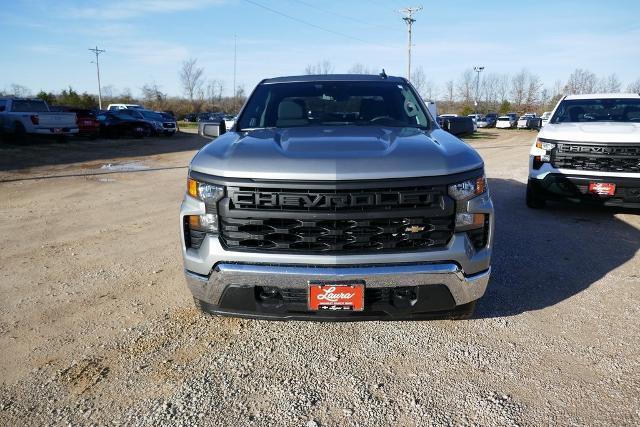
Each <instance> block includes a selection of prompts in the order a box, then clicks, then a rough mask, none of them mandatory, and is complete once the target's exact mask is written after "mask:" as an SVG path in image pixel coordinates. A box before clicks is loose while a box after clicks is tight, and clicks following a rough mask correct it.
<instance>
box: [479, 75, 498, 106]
mask: <svg viewBox="0 0 640 427" xmlns="http://www.w3.org/2000/svg"><path fill="white" fill-rule="evenodd" d="M500 78H501V76H500V74H496V73H489V74H487V75H486V76H485V77H484V78H483V79H482V81H481V83H480V99H484V108H485V109H486V110H487V111H489V110H491V111H495V110H497V109H498V102H499V101H500V99H499V93H498V92H499V85H500Z"/></svg>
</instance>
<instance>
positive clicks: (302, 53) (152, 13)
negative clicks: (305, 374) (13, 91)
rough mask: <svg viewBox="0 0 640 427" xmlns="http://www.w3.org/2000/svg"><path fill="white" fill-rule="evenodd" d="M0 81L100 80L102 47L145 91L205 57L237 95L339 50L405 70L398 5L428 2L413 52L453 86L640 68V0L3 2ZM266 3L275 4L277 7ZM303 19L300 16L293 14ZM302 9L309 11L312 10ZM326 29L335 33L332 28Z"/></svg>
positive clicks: (174, 80)
mask: <svg viewBox="0 0 640 427" xmlns="http://www.w3.org/2000/svg"><path fill="white" fill-rule="evenodd" d="M0 3H1V7H0V41H1V42H0V43H1V46H2V48H1V51H2V54H1V55H0V88H5V87H9V86H10V85H11V84H13V83H17V84H21V85H24V86H27V87H28V88H30V89H31V90H32V91H34V92H37V91H38V90H40V89H44V90H48V91H59V90H61V89H63V88H65V87H67V86H69V85H71V86H73V87H74V89H77V90H80V91H89V92H94V93H95V92H96V91H97V88H96V86H97V84H96V76H95V65H94V64H92V63H91V62H90V61H91V60H92V56H91V55H92V54H91V53H90V52H89V51H88V50H87V49H88V48H89V47H93V46H96V45H98V46H99V47H100V48H102V49H105V50H106V51H107V52H106V53H104V54H103V55H102V56H101V74H102V84H103V86H108V85H109V86H112V87H113V88H114V89H115V91H116V92H118V91H121V90H123V89H125V88H129V89H130V90H131V91H132V92H133V94H134V95H138V94H139V90H140V87H141V86H142V85H144V84H145V83H156V84H158V85H159V86H160V87H161V89H162V90H163V91H165V92H168V93H169V94H171V95H178V94H180V93H181V89H180V83H179V79H178V70H179V68H180V64H181V62H182V61H183V60H185V59H186V58H189V57H196V58H198V60H199V63H200V65H201V66H202V67H204V69H205V73H206V77H207V78H208V79H217V80H222V81H224V83H225V92H227V93H231V91H232V79H233V40H234V34H237V43H238V61H237V66H238V69H237V81H238V84H242V85H244V87H245V88H246V89H247V90H251V89H252V88H253V87H254V86H255V84H256V83H257V82H259V81H260V80H261V79H262V78H265V77H273V76H278V75H292V74H302V73H303V72H304V69H305V66H306V65H307V64H311V63H316V62H318V61H320V60H324V59H328V60H330V61H331V63H332V64H333V66H334V67H335V72H346V71H347V70H348V69H349V68H350V67H351V66H352V65H353V64H354V63H361V64H363V65H365V66H368V67H370V68H373V69H376V70H378V69H381V68H383V67H384V68H385V69H386V71H387V73H388V74H395V75H404V74H405V70H406V25H405V24H404V22H403V21H402V20H401V16H400V14H399V13H398V12H397V10H398V9H400V8H401V7H404V6H415V5H419V4H421V5H422V6H423V7H424V9H423V10H422V11H421V12H419V13H418V14H417V15H416V18H417V22H416V23H415V26H414V50H413V53H414V64H415V66H422V67H423V69H424V71H425V73H426V74H427V78H428V79H430V80H433V81H434V82H435V83H436V84H437V85H439V86H440V87H442V85H443V83H444V82H445V81H447V80H449V79H452V78H453V79H455V78H457V77H458V76H459V75H460V74H461V73H462V72H463V71H464V70H465V69H467V68H470V67H473V66H474V65H483V66H485V67H486V71H487V72H497V73H515V72H517V71H519V70H521V69H522V68H527V69H528V70H529V71H531V72H532V73H534V74H537V75H539V76H540V77H541V79H542V80H543V82H544V83H545V84H546V85H547V86H549V87H550V86H551V85H553V83H554V82H555V81H556V80H558V79H560V80H566V78H567V77H568V75H569V74H570V73H571V71H573V70H574V69H575V68H586V69H589V70H591V71H593V72H594V73H596V74H597V75H599V76H603V75H607V74H611V73H616V74H617V76H618V77H619V79H620V80H622V82H623V83H624V86H625V87H626V85H627V83H628V82H630V81H632V80H635V79H637V78H640V0H608V1H604V0H565V1H563V0H555V1H553V0H535V1H531V2H517V1H512V2H508V1H504V0H501V1H492V0H484V1H467V0H459V1H455V0H446V1H441V0H439V1H433V0H417V1H413V0H412V1H404V0H361V1H356V0H99V1H95V0H66V1H65V0H0ZM256 4H260V5H262V6H265V7H267V8H270V9H273V10H275V11H277V12H280V13H281V14H285V15H288V16H289V17H285V16H282V15H281V14H277V13H274V12H272V11H269V10H266V9H265V8H263V7H260V6H258V5H256ZM291 18H294V19H291ZM300 21H304V22H300ZM326 30H328V31H326Z"/></svg>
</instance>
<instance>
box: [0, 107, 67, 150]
mask: <svg viewBox="0 0 640 427" xmlns="http://www.w3.org/2000/svg"><path fill="white" fill-rule="evenodd" d="M77 133H78V123H77V120H76V114H75V113H58V112H51V111H50V110H49V106H48V105H47V103H46V102H45V101H44V100H42V99H38V98H14V97H1V98H0V135H2V136H8V137H9V138H11V139H13V140H15V141H18V142H21V141H24V140H25V139H26V137H27V136H28V135H52V136H57V137H64V136H69V135H74V134H77Z"/></svg>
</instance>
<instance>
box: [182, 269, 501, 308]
mask: <svg viewBox="0 0 640 427" xmlns="http://www.w3.org/2000/svg"><path fill="white" fill-rule="evenodd" d="M490 273H491V268H489V269H487V270H485V271H482V272H480V273H477V274H473V275H469V276H465V275H464V273H463V272H462V270H461V269H460V268H459V267H458V266H457V265H456V264H453V263H438V264H408V265H379V266H365V267H359V266H354V267H306V266H277V265H250V264H225V263H221V264H218V265H216V266H215V268H214V269H213V271H212V272H211V275H210V276H205V275H200V274H196V273H193V272H190V271H188V270H185V275H186V279H187V285H188V286H189V289H190V290H191V292H192V293H193V296H194V297H195V298H197V299H199V300H201V301H204V302H206V303H208V304H212V305H217V304H218V302H219V301H220V296H221V295H222V292H223V291H224V289H225V288H226V287H227V286H228V285H259V286H272V287H276V288H282V289H286V288H289V289H290V288H293V289H296V288H297V289H306V288H307V287H308V286H309V283H310V282H313V281H319V280H322V281H345V280H364V282H365V286H366V287H368V288H383V287H396V286H424V285H445V286H446V287H447V288H448V289H449V291H450V292H451V295H452V296H453V299H454V300H455V302H456V305H462V304H466V303H469V302H471V301H475V300H477V299H478V298H480V297H482V295H484V292H485V290H486V288H487V284H488V282H489V275H490Z"/></svg>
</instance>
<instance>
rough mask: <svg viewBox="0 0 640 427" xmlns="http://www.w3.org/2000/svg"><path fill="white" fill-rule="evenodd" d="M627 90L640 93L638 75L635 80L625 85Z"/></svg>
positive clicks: (639, 78)
mask: <svg viewBox="0 0 640 427" xmlns="http://www.w3.org/2000/svg"><path fill="white" fill-rule="evenodd" d="M627 92H629V93H640V77H638V79H637V80H636V81H634V82H631V83H629V86H627Z"/></svg>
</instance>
